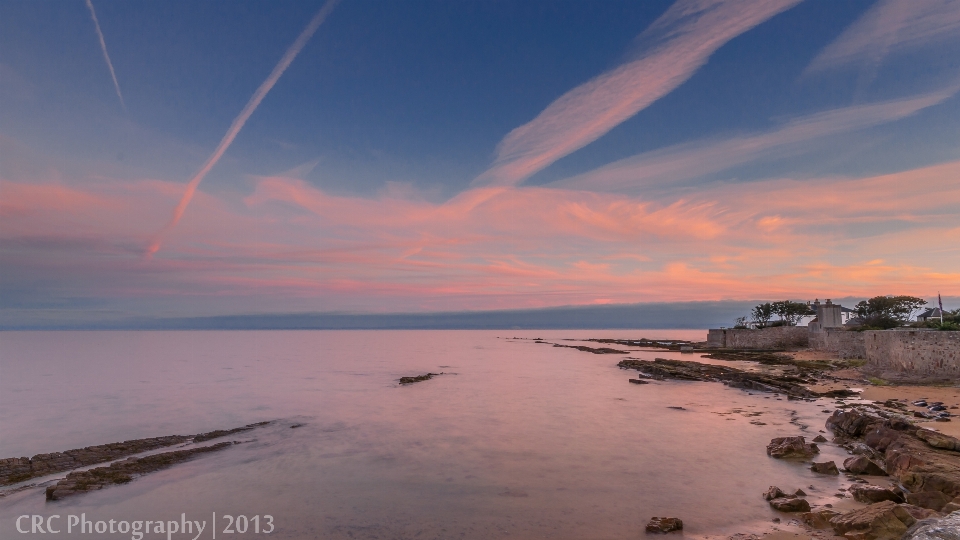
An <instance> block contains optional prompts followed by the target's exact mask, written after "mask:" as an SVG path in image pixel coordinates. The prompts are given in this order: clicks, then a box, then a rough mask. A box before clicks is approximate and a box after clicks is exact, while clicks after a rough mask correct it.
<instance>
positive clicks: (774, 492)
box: [763, 486, 787, 501]
mask: <svg viewBox="0 0 960 540" xmlns="http://www.w3.org/2000/svg"><path fill="white" fill-rule="evenodd" d="M786 496H787V494H786V493H784V492H783V490H782V489H780V488H778V487H777V486H770V488H769V489H767V491H766V493H764V494H763V499H764V500H766V501H772V500H773V499H777V498H779V497H786Z"/></svg>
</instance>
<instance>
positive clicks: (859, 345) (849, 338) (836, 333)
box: [810, 329, 867, 358]
mask: <svg viewBox="0 0 960 540" xmlns="http://www.w3.org/2000/svg"><path fill="white" fill-rule="evenodd" d="M810 348H811V349H816V350H818V351H830V352H832V353H834V354H836V355H837V357H839V358H866V357H867V350H866V347H865V346H864V332H850V331H848V330H842V329H835V330H834V329H827V330H824V331H821V332H811V333H810Z"/></svg>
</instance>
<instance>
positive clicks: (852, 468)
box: [843, 456, 887, 476]
mask: <svg viewBox="0 0 960 540" xmlns="http://www.w3.org/2000/svg"><path fill="white" fill-rule="evenodd" d="M843 468H844V469H846V470H847V471H849V472H852V473H853V474H866V475H868V476H886V475H887V471H885V470H883V467H881V466H879V465H877V464H876V463H874V462H873V461H871V460H870V458H868V457H867V456H854V457H850V458H847V459H845V460H843Z"/></svg>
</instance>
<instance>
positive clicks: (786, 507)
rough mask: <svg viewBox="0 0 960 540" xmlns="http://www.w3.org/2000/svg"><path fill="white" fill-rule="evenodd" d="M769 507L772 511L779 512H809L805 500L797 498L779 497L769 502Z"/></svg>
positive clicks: (808, 506) (808, 505) (808, 504)
mask: <svg viewBox="0 0 960 540" xmlns="http://www.w3.org/2000/svg"><path fill="white" fill-rule="evenodd" d="M770 506H772V507H773V509H774V510H779V511H781V512H809V511H810V503H808V502H807V500H806V499H801V498H799V497H789V498H787V497H780V498H777V499H773V500H771V501H770Z"/></svg>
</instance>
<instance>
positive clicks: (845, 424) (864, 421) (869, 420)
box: [827, 409, 883, 437]
mask: <svg viewBox="0 0 960 540" xmlns="http://www.w3.org/2000/svg"><path fill="white" fill-rule="evenodd" d="M882 423H883V418H880V417H879V416H874V415H872V414H868V413H866V412H865V411H863V410H861V409H850V410H848V411H842V410H840V409H837V410H836V411H833V414H832V415H831V416H830V418H827V429H829V430H831V431H833V432H834V434H836V435H839V436H844V437H860V436H862V435H864V434H865V433H867V432H868V431H870V429H871V428H872V427H873V426H874V424H882Z"/></svg>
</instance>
